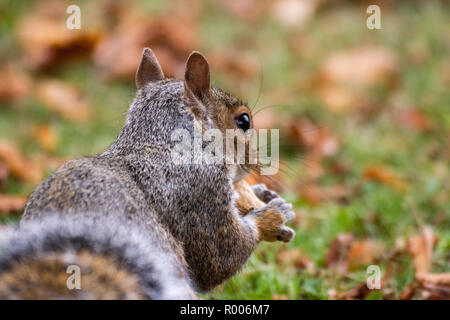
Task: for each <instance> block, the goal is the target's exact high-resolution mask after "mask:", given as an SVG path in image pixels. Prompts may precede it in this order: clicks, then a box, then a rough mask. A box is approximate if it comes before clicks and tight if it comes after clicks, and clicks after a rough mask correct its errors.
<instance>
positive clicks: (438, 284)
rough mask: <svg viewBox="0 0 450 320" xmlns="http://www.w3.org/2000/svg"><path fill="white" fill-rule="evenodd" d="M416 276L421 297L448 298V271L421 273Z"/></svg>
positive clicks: (449, 294)
mask: <svg viewBox="0 0 450 320" xmlns="http://www.w3.org/2000/svg"><path fill="white" fill-rule="evenodd" d="M416 278H417V280H418V282H419V284H420V292H419V294H420V295H421V297H422V298H425V299H430V300H450V273H421V274H417V275H416Z"/></svg>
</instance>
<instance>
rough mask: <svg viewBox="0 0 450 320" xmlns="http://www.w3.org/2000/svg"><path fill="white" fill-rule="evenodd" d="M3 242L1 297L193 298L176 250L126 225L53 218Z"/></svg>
mask: <svg viewBox="0 0 450 320" xmlns="http://www.w3.org/2000/svg"><path fill="white" fill-rule="evenodd" d="M2 238H4V239H3V240H2V241H1V242H0V299H191V298H195V294H194V292H193V291H192V289H191V285H190V281H189V279H188V276H187V271H186V270H185V269H184V268H183V267H182V265H181V264H180V262H179V261H178V260H177V258H176V256H175V254H173V253H171V252H167V251H164V250H162V249H161V246H159V245H158V243H155V240H153V239H151V238H149V237H147V236H146V235H145V234H144V233H142V232H141V231H140V230H139V229H137V228H133V227H131V226H129V225H127V224H126V223H122V224H115V223H112V222H111V221H107V220H106V219H105V221H102V220H95V221H93V220H90V219H80V218H61V217H60V216H56V215H54V216H52V215H50V216H49V217H46V218H43V219H40V220H39V221H37V220H36V221H28V222H26V223H23V224H22V225H21V226H20V228H18V229H17V230H15V231H13V232H11V234H9V235H6V236H3V237H2Z"/></svg>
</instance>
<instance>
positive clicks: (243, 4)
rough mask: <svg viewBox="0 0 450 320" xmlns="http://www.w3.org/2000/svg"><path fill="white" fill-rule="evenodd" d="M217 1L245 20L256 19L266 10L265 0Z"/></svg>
mask: <svg viewBox="0 0 450 320" xmlns="http://www.w3.org/2000/svg"><path fill="white" fill-rule="evenodd" d="M218 2H219V3H220V4H221V5H222V6H223V7H224V8H226V9H227V10H228V11H230V12H231V13H233V14H235V15H236V16H237V17H238V18H240V19H242V20H244V21H246V22H248V21H256V20H258V19H259V18H261V17H262V15H263V14H264V11H265V10H266V7H265V2H264V1H259V0H218Z"/></svg>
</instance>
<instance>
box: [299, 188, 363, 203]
mask: <svg viewBox="0 0 450 320" xmlns="http://www.w3.org/2000/svg"><path fill="white" fill-rule="evenodd" d="M353 193H354V188H352V187H349V186H345V185H342V184H340V185H334V186H319V185H316V184H305V185H302V186H300V187H299V195H300V197H301V198H302V199H304V200H306V201H307V202H308V203H309V204H312V205H318V204H320V203H324V202H328V201H337V202H347V201H348V199H349V198H350V197H351V196H352V195H353Z"/></svg>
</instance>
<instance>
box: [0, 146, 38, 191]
mask: <svg viewBox="0 0 450 320" xmlns="http://www.w3.org/2000/svg"><path fill="white" fill-rule="evenodd" d="M0 160H2V161H3V162H4V163H5V165H6V167H7V168H8V170H9V171H10V172H11V174H12V175H14V176H16V177H18V178H19V179H21V180H23V181H26V182H29V183H32V184H35V183H37V182H39V181H40V180H41V179H42V177H43V175H44V173H43V170H42V167H41V166H40V165H39V164H37V163H34V162H33V161H31V160H29V159H27V158H25V157H24V156H23V155H22V153H21V152H20V150H19V149H18V148H17V147H16V146H15V145H13V144H12V143H10V142H8V141H5V140H0Z"/></svg>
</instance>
